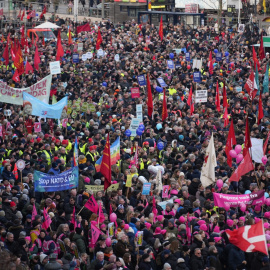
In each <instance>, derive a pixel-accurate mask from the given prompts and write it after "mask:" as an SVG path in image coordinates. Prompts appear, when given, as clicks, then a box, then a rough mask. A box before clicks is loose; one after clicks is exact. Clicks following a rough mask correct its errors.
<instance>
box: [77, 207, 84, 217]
mask: <svg viewBox="0 0 270 270" xmlns="http://www.w3.org/2000/svg"><path fill="white" fill-rule="evenodd" d="M84 207H85V206H83V207H82V208H81V209H80V211H79V212H78V214H77V216H78V215H79V214H80V213H81V211H82V210H83V208H84Z"/></svg>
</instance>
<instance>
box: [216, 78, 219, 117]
mask: <svg viewBox="0 0 270 270" xmlns="http://www.w3.org/2000/svg"><path fill="white" fill-rule="evenodd" d="M215 104H216V107H217V111H218V112H220V99H219V88H218V82H217V87H216V100H215Z"/></svg>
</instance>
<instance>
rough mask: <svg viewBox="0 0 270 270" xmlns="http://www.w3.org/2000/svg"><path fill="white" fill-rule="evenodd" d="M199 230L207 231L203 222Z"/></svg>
mask: <svg viewBox="0 0 270 270" xmlns="http://www.w3.org/2000/svg"><path fill="white" fill-rule="evenodd" d="M200 230H202V231H205V232H206V231H207V226H206V225H205V224H202V225H201V226H200Z"/></svg>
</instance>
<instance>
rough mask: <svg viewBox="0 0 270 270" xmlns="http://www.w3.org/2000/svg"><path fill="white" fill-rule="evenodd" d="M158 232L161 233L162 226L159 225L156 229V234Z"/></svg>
mask: <svg viewBox="0 0 270 270" xmlns="http://www.w3.org/2000/svg"><path fill="white" fill-rule="evenodd" d="M156 234H161V228H160V227H157V228H156V229H155V233H154V235H156Z"/></svg>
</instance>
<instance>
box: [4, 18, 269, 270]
mask: <svg viewBox="0 0 270 270" xmlns="http://www.w3.org/2000/svg"><path fill="white" fill-rule="evenodd" d="M53 20H57V23H58V24H59V19H58V18H57V16H56V17H54V18H53ZM53 22H54V21H53ZM61 22H62V23H60V24H61V25H60V26H61V29H60V31H61V37H62V46H63V48H64V56H63V57H62V59H61V74H57V75H53V78H52V85H51V98H50V103H51V99H52V98H54V97H56V99H57V100H60V99H61V98H63V97H64V96H66V95H68V99H69V101H71V103H72V104H75V102H76V101H78V99H79V98H80V100H81V101H80V102H79V103H80V104H83V103H85V102H86V103H88V104H91V106H90V107H89V108H91V110H90V109H88V110H86V111H85V112H82V111H80V110H79V111H77V112H76V113H70V114H68V115H67V117H68V122H67V126H66V127H64V126H62V124H61V123H59V122H58V121H57V120H54V119H53V120H52V119H37V117H35V116H31V115H27V114H25V113H24V112H23V108H22V106H18V105H13V104H11V103H3V102H2V103H0V121H1V124H2V130H3V133H2V136H1V137H0V141H1V142H0V163H1V167H0V168H1V171H0V172H1V174H0V179H1V183H0V233H1V235H0V269H6V270H15V269H16V270H17V269H33V270H38V269H40V270H43V269H70V270H71V269H81V270H98V269H112V270H116V269H126V270H134V269H139V270H162V269H163V270H169V269H174V270H203V269H208V270H214V269H215V270H222V269H228V270H236V269H252V270H253V269H258V270H259V269H261V270H264V269H269V268H270V266H269V258H268V256H266V255H265V254H262V253H260V252H252V253H247V252H244V251H242V250H240V249H239V248H238V247H236V246H235V245H233V244H231V243H230V241H229V239H228V237H227V235H226V232H225V230H227V229H229V230H233V229H236V228H240V227H242V226H245V225H251V224H254V223H255V222H258V219H263V221H264V227H265V230H266V240H267V242H268V241H269V243H270V237H269V235H270V234H268V232H270V229H269V228H270V223H268V222H269V218H270V217H269V215H264V213H265V212H267V210H268V206H266V205H263V206H262V207H258V206H256V207H249V208H248V209H247V210H246V211H244V212H242V211H241V210H240V209H239V207H235V208H230V210H228V211H225V209H224V208H220V207H217V206H215V205H214V200H213V192H218V193H219V192H221V193H224V194H244V193H249V192H250V193H251V192H257V191H259V190H264V191H265V193H266V194H265V196H266V197H267V195H268V192H269V186H270V167H269V162H268V161H267V162H266V164H265V165H264V164H262V163H256V164H255V169H254V171H252V172H250V173H248V174H246V175H244V176H243V177H241V179H240V181H239V182H229V181H228V179H229V178H230V176H231V175H232V173H233V172H234V171H235V169H236V168H237V166H238V164H237V163H236V161H235V160H233V166H232V167H230V166H228V164H227V156H226V153H225V145H226V141H227V136H228V131H229V127H230V125H227V126H226V127H224V117H223V114H224V110H223V109H224V108H223V106H222V104H223V103H222V100H221V109H220V111H218V110H217V109H216V104H215V96H216V85H217V84H219V89H220V98H221V99H222V89H223V85H225V89H226V93H227V99H228V114H229V117H230V119H232V122H233V124H234V129H235V135H236V142H237V144H240V145H242V144H243V143H244V138H245V133H246V130H245V122H246V117H248V120H249V127H250V135H251V137H253V138H257V139H263V140H265V139H266V137H267V134H268V130H269V128H270V118H269V117H270V115H269V112H268V110H269V108H268V107H269V105H270V101H269V89H267V90H266V91H265V90H264V89H263V87H262V84H263V79H264V74H265V70H266V65H267V63H268V62H269V53H267V52H266V57H265V58H264V59H263V60H260V59H259V60H258V61H259V64H260V67H259V70H258V73H259V84H260V91H261V92H262V95H261V96H262V102H263V112H264V117H263V119H262V120H261V122H260V123H259V124H258V103H259V95H258V97H256V98H255V99H254V100H253V102H250V99H249V95H248V94H247V92H246V90H245V89H244V85H245V83H246V80H247V79H248V77H249V75H250V72H251V71H254V72H255V70H254V61H253V60H254V59H253V57H252V56H253V53H252V49H253V46H252V45H253V44H259V43H260V35H261V33H262V35H264V36H265V35H266V32H265V30H264V29H259V27H258V26H257V25H256V24H255V23H252V22H251V23H249V24H247V25H246V26H245V29H244V32H243V33H240V34H239V33H238V31H237V29H236V28H232V27H231V26H226V25H221V26H220V27H218V26H215V27H214V25H213V26H212V25H209V26H197V27H194V28H193V27H190V26H188V25H184V24H181V25H180V24H178V25H172V24H170V23H168V24H167V23H164V26H163V39H162V40H161V38H160V34H159V29H158V27H157V26H154V25H150V24H144V25H141V24H137V23H136V22H135V21H129V22H124V23H116V24H113V23H112V22H110V21H102V22H99V23H98V22H91V21H89V20H88V21H87V20H85V21H84V22H82V23H81V24H86V23H89V25H90V27H91V31H87V32H80V33H79V34H77V32H76V28H75V24H74V22H73V21H72V20H70V19H67V20H61ZM2 25H3V27H2V28H1V29H0V32H1V35H2V42H1V44H0V55H3V53H4V49H5V46H6V44H7V37H8V35H9V34H10V36H9V38H10V39H11V40H12V39H13V38H15V37H16V38H19V37H20V29H19V28H17V27H15V26H14V27H13V26H12V25H10V24H2ZM69 29H71V32H70V31H69ZM98 29H99V30H100V34H101V37H102V43H101V44H100V48H101V49H102V50H103V53H104V56H103V57H100V56H98V55H97V50H96V42H97V37H98ZM68 33H70V34H71V35H72V44H71V45H68V40H69V38H68ZM55 34H56V36H57V33H55ZM149 40H150V41H149ZM28 43H29V52H27V51H23V58H24V61H26V58H27V61H28V63H29V64H30V65H32V66H33V65H34V55H35V45H34V44H32V41H31V39H30V38H29V39H28ZM79 43H82V44H83V48H82V51H78V49H79V48H78V44H79ZM36 46H37V47H38V51H39V53H40V58H41V63H40V65H39V69H34V71H33V72H31V71H30V72H29V74H27V75H25V74H23V75H21V76H20V81H19V82H15V81H14V80H13V79H12V78H13V74H14V72H15V67H14V65H13V61H12V59H11V55H10V60H9V64H8V65H7V66H6V65H5V61H4V59H3V58H2V59H1V62H0V79H1V80H2V81H4V82H6V83H7V84H8V85H9V86H11V87H15V88H25V87H28V86H31V85H33V84H35V83H36V82H37V81H39V80H41V79H42V78H44V77H45V76H47V75H49V74H50V69H49V62H51V61H55V58H56V51H57V46H56V41H55V40H42V39H39V40H38V42H37V43H36ZM255 48H257V47H255ZM216 51H218V52H221V53H222V60H221V61H219V62H218V61H216V59H215V52H216ZM256 51H257V49H256ZM77 52H78V53H79V54H80V60H79V63H74V62H73V53H77ZM86 52H92V53H93V57H92V58H89V59H86V60H85V59H84V60H85V61H83V60H82V59H81V55H82V54H85V53H86ZM186 52H190V58H191V60H190V61H187V60H186ZM210 52H212V55H213V72H211V71H209V65H208V61H209V54H210ZM228 53H229V54H228ZM116 54H118V55H119V60H118V59H117V58H115V55H116ZM225 55H226V56H228V55H229V61H228V57H225ZM196 58H197V59H201V60H202V66H201V69H200V70H198V69H197V68H194V69H193V64H192V61H194V59H196ZM167 60H173V61H174V64H175V66H174V68H172V69H171V68H168V65H167ZM194 71H200V72H201V74H202V81H201V82H199V83H194V82H193V72H194ZM210 73H213V74H210ZM139 75H145V77H146V76H147V75H148V76H149V80H150V84H151V92H152V99H153V114H152V117H150V116H149V115H148V106H147V104H148V91H147V87H140V86H139V85H138V80H137V76H139ZM159 77H161V78H163V80H164V81H165V83H166V84H167V87H166V88H165V95H166V97H167V110H168V117H167V119H166V120H165V121H162V110H163V92H162V93H159V92H158V91H157V89H158V88H157V86H159V84H158V82H157V78H159ZM132 87H139V89H140V96H139V97H138V98H132V97H131V90H130V89H131V88H132ZM191 87H192V88H193V89H194V92H195V90H207V92H208V97H207V102H204V103H195V105H194V111H193V112H191V110H190V109H191V107H190V106H189V105H188V104H187V102H188V97H189V94H190V88H191ZM239 87H242V88H241V89H240V91H239ZM0 100H1V96H0ZM138 104H142V108H143V109H142V115H143V117H142V123H143V125H144V127H145V130H144V132H143V133H142V135H135V136H129V134H127V132H126V131H127V130H128V129H130V124H131V121H132V119H133V118H136V113H137V112H136V105H138ZM69 106H70V105H69ZM7 112H9V113H7ZM39 121H40V123H41V132H35V131H34V123H35V122H39ZM212 133H213V134H214V145H215V151H216V157H217V167H216V168H215V177H216V180H217V179H222V181H223V186H222V187H221V189H219V188H218V187H217V186H216V184H215V183H213V184H212V185H210V186H207V187H204V186H203V185H202V184H201V181H200V177H201V168H202V166H203V163H204V161H205V152H206V149H207V146H208V142H209V140H210V138H211V134H212ZM108 135H109V137H110V142H111V144H112V143H113V142H114V141H115V140H116V139H117V138H118V137H120V160H118V161H117V163H116V164H113V165H112V166H111V174H112V183H113V184H114V186H115V185H116V188H115V189H108V190H106V192H104V191H103V184H104V181H105V178H104V176H103V175H102V173H101V172H97V171H96V166H95V163H96V161H97V160H98V159H99V157H101V155H102V153H103V150H104V147H105V144H106V138H107V136H108ZM76 138H77V139H78V149H79V158H78V163H79V164H78V169H79V179H78V181H79V183H78V187H77V188H74V189H71V190H66V191H56V192H37V191H35V189H34V171H41V172H45V173H48V174H50V175H58V174H60V173H62V172H64V171H66V170H69V169H70V168H72V166H73V162H74V160H73V149H74V144H75V140H76ZM160 142H162V143H163V144H162V145H163V146H164V147H163V149H158V145H160V144H159V143H160ZM268 149H269V147H268ZM268 152H269V151H268V150H267V151H266V155H267V157H268ZM19 159H23V160H24V161H25V168H24V169H23V170H22V173H20V172H19V173H18V172H17V171H16V170H14V167H15V164H16V162H17V161H18V160H19ZM157 168H159V170H157ZM159 172H161V179H162V180H161V181H162V184H163V185H168V197H166V198H162V191H161V192H160V190H159V189H157V187H156V184H157V181H156V180H157V177H158V174H159ZM130 178H131V185H130V187H126V183H127V180H128V179H129V180H130ZM146 182H149V183H151V184H152V185H151V191H150V194H149V195H143V194H142V186H143V184H144V183H146ZM117 184H118V185H117ZM89 185H91V186H95V188H92V189H91V188H89ZM98 186H102V187H101V188H100V189H98ZM92 195H93V196H94V198H95V200H96V202H97V203H98V204H99V205H101V207H102V211H103V214H104V217H103V218H102V220H101V219H100V212H98V213H94V212H91V211H90V210H89V209H88V208H87V207H83V206H84V205H85V203H86V202H87V201H88V199H89V198H90V197H91V196H92ZM268 196H269V195H268ZM162 202H163V204H162ZM33 207H34V208H35V209H36V211H37V213H36V215H35V216H33ZM44 209H46V211H47V213H48V215H49V217H50V219H51V221H52V222H51V224H50V226H49V228H47V229H44V227H43V226H42V225H43V222H44V215H43V211H44ZM74 209H75V215H74ZM74 220H75V222H74ZM112 221H113V223H114V229H113V231H112V232H111V231H110V229H109V228H108V225H109V224H110V223H111V222H112ZM267 225H268V226H267ZM91 226H95V227H96V228H98V229H99V230H100V235H99V237H98V239H97V240H96V241H94V242H93V236H92V230H91ZM140 232H143V236H142V239H140V235H141V234H140ZM269 246H270V244H268V245H267V247H268V248H269Z"/></svg>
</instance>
